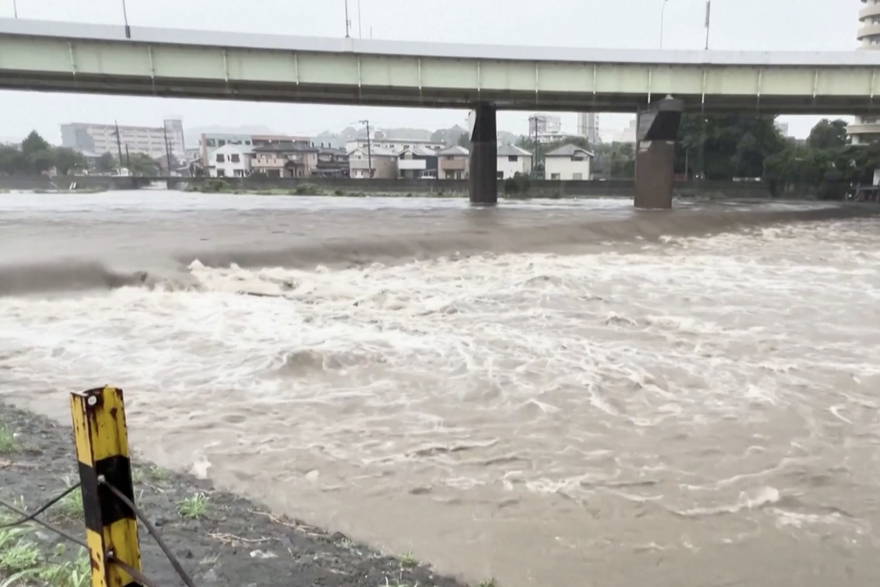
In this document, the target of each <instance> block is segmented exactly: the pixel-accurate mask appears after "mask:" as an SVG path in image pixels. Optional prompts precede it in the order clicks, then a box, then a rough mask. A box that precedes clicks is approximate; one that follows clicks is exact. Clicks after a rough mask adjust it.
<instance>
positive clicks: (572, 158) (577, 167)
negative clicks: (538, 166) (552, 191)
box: [544, 145, 595, 181]
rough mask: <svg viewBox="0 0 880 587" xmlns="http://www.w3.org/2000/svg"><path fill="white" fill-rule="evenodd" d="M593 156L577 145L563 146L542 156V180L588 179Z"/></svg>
mask: <svg viewBox="0 0 880 587" xmlns="http://www.w3.org/2000/svg"><path fill="white" fill-rule="evenodd" d="M593 157H595V155H594V154H593V153H590V152H589V151H587V150H586V149H583V148H581V147H578V146H577V145H564V146H562V147H559V148H558V149H554V150H553V151H550V152H549V153H547V154H545V155H544V178H545V179H558V180H562V181H572V180H582V179H583V180H586V179H590V168H591V166H592V162H593Z"/></svg>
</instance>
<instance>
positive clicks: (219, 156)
mask: <svg viewBox="0 0 880 587" xmlns="http://www.w3.org/2000/svg"><path fill="white" fill-rule="evenodd" d="M224 161H226V157H225V156H224V155H223V153H217V163H223V162H224Z"/></svg>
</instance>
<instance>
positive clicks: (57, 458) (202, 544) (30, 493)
mask: <svg viewBox="0 0 880 587" xmlns="http://www.w3.org/2000/svg"><path fill="white" fill-rule="evenodd" d="M4 428H5V430H7V431H8V432H11V433H13V434H14V435H15V445H16V448H15V449H14V450H12V451H11V452H4V453H2V454H0V498H2V499H3V500H4V501H7V502H9V501H13V500H20V499H23V501H24V503H25V504H26V505H27V509H28V511H33V509H34V508H36V507H37V506H39V505H42V503H44V502H45V501H48V500H49V499H51V498H52V497H54V496H55V495H57V494H58V493H60V492H61V491H62V490H63V489H64V487H65V484H66V483H67V481H68V480H69V481H76V457H75V456H74V445H73V437H72V432H71V430H70V428H68V427H65V426H61V425H58V424H56V423H55V422H52V421H50V420H48V419H46V418H44V417H41V416H37V415H34V414H32V413H29V412H25V411H22V410H19V409H16V408H13V407H11V406H8V405H5V404H2V403H0V429H4ZM133 466H134V472H133V478H134V480H135V493H136V501H137V503H138V505H139V506H141V508H142V509H143V510H144V511H145V512H146V514H147V515H148V516H149V517H150V520H151V521H152V522H153V524H154V525H155V526H157V527H158V529H159V531H160V532H161V533H162V536H163V538H164V539H165V541H166V542H167V543H168V545H169V546H170V547H171V549H172V550H173V551H174V552H175V553H176V554H177V556H178V557H179V558H180V560H181V563H182V564H183V566H184V568H185V569H186V570H187V571H188V572H190V573H191V575H192V577H193V580H194V581H195V583H196V585H198V586H200V587H201V586H205V587H226V586H229V587H258V586H275V585H278V586H296V587H299V586H302V587H306V586H309V587H312V586H325V587H356V586H357V587H380V586H382V587H384V586H386V585H387V586H390V587H416V586H418V587H432V586H433V587H465V584H464V583H462V582H460V581H458V580H456V579H454V578H451V577H442V576H438V575H436V574H435V573H434V572H433V570H432V569H431V568H430V567H429V566H427V565H425V564H421V563H419V562H418V561H415V560H412V559H409V558H406V557H404V558H394V557H389V556H385V555H382V554H380V553H378V552H376V551H375V550H374V549H372V548H370V547H369V546H366V545H364V544H359V543H357V542H354V541H352V540H350V539H348V538H347V537H346V536H344V535H342V534H340V533H338V532H337V533H334V532H328V531H326V530H323V529H321V528H316V527H313V526H309V525H307V524H305V523H302V522H299V521H295V520H290V519H288V518H284V517H281V516H274V515H272V514H271V513H270V512H267V511H266V510H265V509H264V508H262V507H261V506H260V505H259V504H256V503H253V502H251V501H248V500H246V499H242V498H240V497H237V496H235V495H232V494H229V493H225V492H222V491H217V490H215V489H214V488H213V487H212V486H211V484H210V482H208V481H202V480H198V479H195V478H193V477H191V476H188V475H180V474H177V473H172V472H168V471H164V470H160V469H157V468H156V467H154V466H153V465H152V464H151V463H149V462H145V461H143V460H139V459H137V457H136V456H135V458H134V459H133ZM200 492H202V493H204V494H206V495H207V497H208V500H207V508H206V515H205V517H204V518H202V519H186V518H184V517H182V516H181V515H180V513H179V512H178V508H179V504H180V503H181V502H182V501H183V500H185V499H186V498H188V497H191V496H193V495H195V494H198V493H200ZM50 512H51V510H50ZM80 524H81V523H80ZM80 524H77V523H76V522H73V521H68V522H62V523H59V524H58V525H59V526H61V527H63V528H65V529H66V530H69V531H70V532H71V533H72V534H74V535H75V536H78V537H83V538H84V531H83V530H82V526H81V525H80ZM36 535H37V536H38V537H39V538H40V539H41V540H43V541H45V542H46V547H47V549H52V548H54V546H55V543H56V538H55V537H54V536H53V535H51V534H50V533H48V532H46V531H42V530H39V531H38V532H37V533H36ZM139 536H140V544H141V554H142V570H143V572H144V574H145V575H146V576H147V578H149V579H151V580H152V582H154V583H155V584H156V585H161V586H163V587H164V586H166V585H167V586H170V585H182V584H183V583H182V582H181V581H180V579H179V578H178V577H177V575H176V573H175V572H174V570H173V569H172V568H171V565H170V564H169V563H168V561H167V559H166V558H165V557H164V555H163V554H162V552H161V551H160V550H159V548H158V546H156V544H155V543H154V542H153V541H152V539H151V538H150V536H149V534H148V533H147V532H146V530H145V529H144V528H141V529H140V531H139ZM482 585H484V586H489V585H494V582H486V583H483V584H482Z"/></svg>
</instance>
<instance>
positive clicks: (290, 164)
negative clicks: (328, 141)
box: [251, 142, 318, 177]
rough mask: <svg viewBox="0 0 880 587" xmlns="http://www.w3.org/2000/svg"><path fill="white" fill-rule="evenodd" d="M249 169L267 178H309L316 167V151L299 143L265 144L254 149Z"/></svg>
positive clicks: (306, 144)
mask: <svg viewBox="0 0 880 587" xmlns="http://www.w3.org/2000/svg"><path fill="white" fill-rule="evenodd" d="M251 167H252V168H253V172H254V173H259V174H262V175H267V176H269V177H311V176H312V174H313V173H314V171H315V170H316V169H317V167H318V149H316V148H315V147H312V146H310V145H308V143H305V144H304V143H301V142H283V143H267V144H264V145H261V146H258V147H254V156H253V159H252V160H251Z"/></svg>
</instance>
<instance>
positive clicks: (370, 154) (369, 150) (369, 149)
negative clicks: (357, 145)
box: [361, 120, 373, 179]
mask: <svg viewBox="0 0 880 587" xmlns="http://www.w3.org/2000/svg"><path fill="white" fill-rule="evenodd" d="M361 124H365V125H367V165H368V166H369V168H370V179H373V143H372V140H371V139H370V121H369V120H361Z"/></svg>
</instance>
